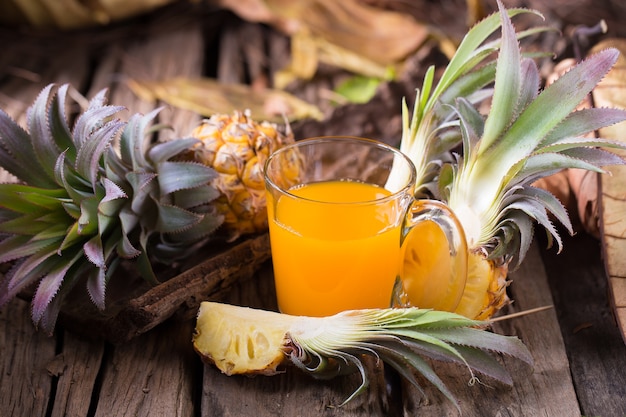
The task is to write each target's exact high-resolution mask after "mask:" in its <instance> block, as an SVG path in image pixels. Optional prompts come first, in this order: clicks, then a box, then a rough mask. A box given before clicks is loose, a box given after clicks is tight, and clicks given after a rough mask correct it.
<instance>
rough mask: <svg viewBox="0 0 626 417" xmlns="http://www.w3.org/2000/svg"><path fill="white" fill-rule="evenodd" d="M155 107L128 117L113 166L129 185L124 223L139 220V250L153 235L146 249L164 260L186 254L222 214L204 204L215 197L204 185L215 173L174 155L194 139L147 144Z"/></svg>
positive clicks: (197, 141) (204, 166)
mask: <svg viewBox="0 0 626 417" xmlns="http://www.w3.org/2000/svg"><path fill="white" fill-rule="evenodd" d="M160 111H161V109H160V108H159V109H155V110H154V111H152V112H150V113H148V114H146V115H134V116H132V117H131V118H130V120H129V122H128V125H127V128H126V129H125V130H124V132H123V133H122V135H121V136H120V163H118V164H116V165H112V166H114V167H116V168H115V169H116V170H117V171H119V172H118V174H117V175H118V176H124V177H125V178H126V180H127V182H128V184H130V186H131V188H132V191H131V193H132V195H133V199H132V202H131V203H130V204H129V205H127V207H125V208H123V209H122V212H123V215H124V222H125V224H127V225H129V226H130V225H135V224H138V225H139V227H140V229H141V236H140V238H139V241H140V242H141V246H142V249H143V253H146V252H147V251H148V247H147V245H148V243H149V242H150V240H151V236H152V235H158V236H159V237H158V239H157V240H156V243H155V245H154V247H152V248H151V249H153V250H157V251H159V257H164V259H163V260H170V259H177V258H180V257H182V256H185V255H186V254H187V253H188V252H189V250H190V244H195V243H198V241H202V240H206V239H207V238H208V237H209V236H210V235H211V234H212V233H213V232H214V231H215V230H216V229H217V228H218V227H219V226H220V225H221V223H222V220H223V219H222V218H221V217H220V216H217V215H216V214H215V213H214V212H213V211H212V209H211V208H210V207H209V203H210V202H211V201H213V200H214V199H215V198H217V197H218V196H219V192H218V191H217V190H215V189H214V188H213V187H211V186H210V185H209V183H210V181H211V180H213V179H214V178H216V177H217V172H216V171H215V170H214V169H212V168H210V167H208V166H206V165H204V164H200V163H197V162H190V161H183V160H177V158H176V157H177V156H178V155H179V154H181V153H182V152H184V151H186V150H188V149H190V148H191V147H193V146H194V145H195V144H197V143H199V140H198V139H195V138H182V139H176V140H171V141H167V142H161V143H158V144H150V143H149V137H148V136H147V135H146V132H147V131H149V129H148V126H149V125H150V123H151V122H152V120H153V119H154V118H155V117H156V116H157V114H158V113H159V112H160ZM157 128H160V127H157ZM124 173H126V174H124Z"/></svg>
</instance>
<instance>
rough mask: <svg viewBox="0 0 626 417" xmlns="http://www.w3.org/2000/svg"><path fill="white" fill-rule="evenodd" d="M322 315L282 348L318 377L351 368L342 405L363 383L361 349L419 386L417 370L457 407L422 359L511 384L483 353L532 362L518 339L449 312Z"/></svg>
mask: <svg viewBox="0 0 626 417" xmlns="http://www.w3.org/2000/svg"><path fill="white" fill-rule="evenodd" d="M326 319H327V320H328V324H327V325H326V326H324V332H319V331H318V329H319V324H318V325H317V326H316V325H314V324H313V322H312V325H311V326H306V325H303V326H302V328H308V327H310V328H312V329H316V334H314V335H312V334H309V333H307V332H306V331H304V332H302V333H301V332H299V331H292V332H291V333H290V334H289V335H288V339H289V340H290V346H291V347H292V348H293V349H287V350H288V352H289V355H290V360H291V361H292V362H293V363H294V364H295V365H296V366H298V367H299V368H301V369H303V370H305V371H306V372H310V373H312V374H313V375H314V376H316V377H318V378H331V377H333V376H335V375H338V374H341V373H342V372H346V371H348V370H351V369H355V368H356V369H357V370H358V371H359V372H360V374H361V380H362V382H361V385H360V387H358V388H357V390H355V392H354V393H353V394H352V395H351V396H350V397H349V398H347V399H346V400H345V401H344V403H343V404H345V403H347V402H349V401H350V400H351V399H353V398H354V397H355V396H357V395H358V394H360V393H361V392H363V391H364V390H365V389H366V388H367V386H368V379H367V375H366V371H365V368H364V366H363V363H362V362H361V359H360V355H362V354H369V355H373V356H375V357H377V358H380V359H381V360H383V362H385V363H386V364H388V365H390V366H392V367H393V368H395V369H396V370H397V371H398V372H399V373H400V374H401V375H402V376H404V377H405V378H406V379H407V380H409V381H410V382H411V383H412V384H413V385H415V386H416V387H417V389H419V390H421V387H420V385H419V382H418V381H417V379H416V377H415V374H414V373H413V372H412V371H411V370H416V371H418V372H419V373H420V374H422V375H423V376H424V377H425V378H426V379H427V380H428V381H429V382H431V383H432V384H433V385H434V386H435V387H436V388H437V389H439V390H440V391H441V392H442V393H443V394H444V395H445V396H446V397H447V398H448V399H449V400H450V401H451V402H453V403H454V404H455V405H456V406H457V408H458V407H459V406H458V403H457V401H456V399H455V397H454V394H453V393H452V392H451V391H450V390H449V389H448V388H447V387H446V385H445V384H444V382H443V381H442V380H441V379H440V378H439V376H438V375H437V374H436V372H435V371H434V370H433V369H432V368H431V366H430V365H429V364H428V362H427V361H426V360H425V358H430V359H434V360H438V361H452V362H455V363H458V364H460V365H463V366H466V367H467V368H468V370H469V372H470V375H471V382H475V381H477V380H478V378H477V377H476V376H475V374H474V371H476V372H478V373H480V374H483V375H487V376H489V377H491V378H494V379H496V380H498V381H501V382H503V383H506V384H509V385H511V384H512V380H511V377H510V375H509V374H508V373H507V372H506V370H505V369H504V368H503V367H502V365H501V364H500V363H499V362H498V361H497V360H496V359H495V358H493V357H492V356H491V355H490V354H489V353H493V352H498V353H503V354H506V355H509V356H512V357H515V358H517V359H520V360H521V361H523V362H525V363H528V364H532V362H533V359H532V356H531V354H530V352H529V351H528V349H527V348H526V346H524V344H523V343H522V342H521V341H520V340H519V339H518V338H516V337H512V336H502V335H498V334H494V333H490V332H487V331H484V330H481V328H480V326H482V325H484V324H485V323H484V322H480V321H476V320H471V319H467V318H465V317H463V316H460V315H458V314H455V313H449V312H444V311H435V310H427V309H417V308H407V309H398V308H396V309H383V310H358V311H346V312H343V313H339V314H337V315H335V316H332V317H329V318H326ZM313 320H317V321H319V320H320V319H319V318H313ZM459 411H460V410H459Z"/></svg>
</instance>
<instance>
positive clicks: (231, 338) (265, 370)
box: [193, 302, 297, 375]
mask: <svg viewBox="0 0 626 417" xmlns="http://www.w3.org/2000/svg"><path fill="white" fill-rule="evenodd" d="M296 320H297V318H296V317H294V316H287V315H284V314H283V315H281V314H278V313H275V312H272V311H265V310H253V309H250V308H245V307H236V306H233V305H229V304H219V303H210V302H204V303H202V304H201V305H200V310H199V313H198V321H197V325H196V332H195V334H194V337H193V343H194V348H195V349H196V351H197V352H198V353H199V354H200V355H201V356H202V357H203V359H204V360H205V361H208V362H210V363H214V364H215V366H216V367H217V368H218V369H219V370H220V371H222V372H223V373H225V374H226V375H233V374H265V375H274V374H276V373H277V367H278V366H279V365H280V364H281V363H283V362H284V360H285V355H284V353H283V349H285V345H286V340H285V336H286V335H287V333H288V332H289V328H290V327H291V325H292V324H293V322H294V321H296Z"/></svg>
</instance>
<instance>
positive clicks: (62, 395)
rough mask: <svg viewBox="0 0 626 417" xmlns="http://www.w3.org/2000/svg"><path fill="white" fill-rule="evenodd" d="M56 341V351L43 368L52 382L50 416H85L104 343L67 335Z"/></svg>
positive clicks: (100, 362)
mask: <svg viewBox="0 0 626 417" xmlns="http://www.w3.org/2000/svg"><path fill="white" fill-rule="evenodd" d="M58 338H59V339H60V344H62V346H61V348H60V352H59V354H57V355H56V356H55V358H54V359H53V361H52V362H51V363H49V364H48V366H47V369H48V372H49V373H50V375H52V376H53V377H54V378H55V379H54V381H55V383H56V390H55V395H54V401H53V402H52V413H51V414H50V416H51V417H64V416H87V415H89V408H90V406H91V398H92V393H93V391H94V390H95V389H96V385H97V384H96V382H97V377H98V375H99V371H100V367H101V365H102V361H103V359H104V342H102V341H97V340H87V339H85V338H83V337H81V336H77V335H75V334H73V333H70V332H63V333H62V335H60V336H59V337H58Z"/></svg>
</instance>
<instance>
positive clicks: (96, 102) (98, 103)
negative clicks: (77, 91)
mask: <svg viewBox="0 0 626 417" xmlns="http://www.w3.org/2000/svg"><path fill="white" fill-rule="evenodd" d="M108 93H109V90H108V89H107V88H103V89H102V90H100V91H98V92H97V93H96V94H95V95H94V96H93V97H92V98H91V99H90V100H89V104H88V105H87V110H91V109H98V108H100V107H103V106H105V105H106V104H107V94H108Z"/></svg>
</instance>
